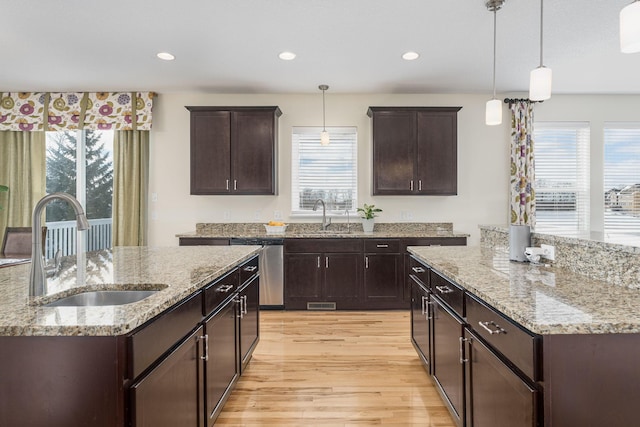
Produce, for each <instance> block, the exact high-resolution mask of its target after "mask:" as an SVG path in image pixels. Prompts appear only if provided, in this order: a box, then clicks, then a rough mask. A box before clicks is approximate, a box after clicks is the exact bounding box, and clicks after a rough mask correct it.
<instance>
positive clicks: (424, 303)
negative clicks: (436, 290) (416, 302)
mask: <svg viewBox="0 0 640 427" xmlns="http://www.w3.org/2000/svg"><path fill="white" fill-rule="evenodd" d="M428 299H429V297H426V296H424V295H423V296H422V314H425V315H426V314H427V300H428Z"/></svg>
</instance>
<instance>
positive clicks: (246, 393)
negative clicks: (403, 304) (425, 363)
mask: <svg viewBox="0 0 640 427" xmlns="http://www.w3.org/2000/svg"><path fill="white" fill-rule="evenodd" d="M260 315H261V321H260V327H261V330H260V333H261V338H260V343H259V344H258V347H257V348H256V350H255V352H254V355H253V360H252V361H251V363H250V364H249V368H248V369H247V370H246V371H245V373H244V374H243V376H242V377H241V379H240V381H239V382H238V384H237V386H236V389H235V390H234V392H233V393H232V395H231V397H230V398H229V400H228V401H227V403H226V405H225V407H224V409H223V411H222V412H221V414H220V416H219V417H218V420H217V422H216V425H217V426H218V425H220V426H257V425H260V426H315V425H320V426H329V425H330V426H355V425H357V426H362V425H395V426H413V425H420V426H433V427H435V426H437V427H454V426H455V424H454V423H453V421H452V419H451V417H450V415H449V413H448V411H447V409H446V407H445V406H444V404H443V402H442V400H441V398H440V396H439V394H438V392H437V391H436V389H435V388H434V386H433V383H432V381H431V380H430V378H429V376H428V374H427V373H426V371H425V370H424V369H423V367H422V364H421V362H420V360H419V359H418V356H417V354H416V352H415V350H414V348H413V346H412V345H411V341H410V338H409V336H410V320H409V312H408V311H406V312H404V311H379V312H378V311H376V312H342V311H340V312H330V311H329V312H309V311H287V312H281V311H263V312H261V313H260Z"/></svg>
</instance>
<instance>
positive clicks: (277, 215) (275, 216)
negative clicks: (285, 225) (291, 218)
mask: <svg viewBox="0 0 640 427" xmlns="http://www.w3.org/2000/svg"><path fill="white" fill-rule="evenodd" d="M273 219H282V212H281V211H273Z"/></svg>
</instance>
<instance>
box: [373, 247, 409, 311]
mask: <svg viewBox="0 0 640 427" xmlns="http://www.w3.org/2000/svg"><path fill="white" fill-rule="evenodd" d="M364 251H365V253H364V286H363V289H364V292H363V303H364V306H365V307H366V308H367V309H398V308H405V307H406V306H405V304H404V289H403V284H404V263H403V261H404V260H403V255H401V254H400V240H398V239H366V240H365V241H364Z"/></svg>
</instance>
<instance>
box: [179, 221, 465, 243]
mask: <svg viewBox="0 0 640 427" xmlns="http://www.w3.org/2000/svg"><path fill="white" fill-rule="evenodd" d="M347 231H348V232H347ZM176 237H190V238H221V239H230V238H234V237H236V238H281V239H301V238H334V239H335V238H345V239H354V238H358V239H362V238H370V239H384V238H387V239H393V238H396V239H399V238H430V237H469V234H464V233H456V232H454V231H453V225H452V224H451V223H402V222H400V223H376V224H375V228H374V230H373V232H372V233H365V232H364V231H363V230H362V224H361V223H360V222H352V223H351V224H350V228H349V230H347V224H346V222H339V223H335V224H331V225H330V226H329V228H328V229H327V230H326V231H322V230H321V227H320V224H319V223H289V224H287V229H286V231H285V232H284V233H275V234H267V232H266V231H265V227H264V224H262V223H199V224H196V231H192V232H186V233H181V234H177V235H176Z"/></svg>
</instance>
